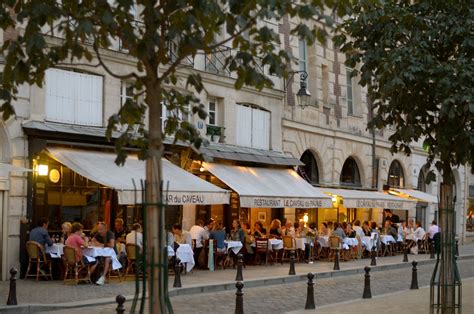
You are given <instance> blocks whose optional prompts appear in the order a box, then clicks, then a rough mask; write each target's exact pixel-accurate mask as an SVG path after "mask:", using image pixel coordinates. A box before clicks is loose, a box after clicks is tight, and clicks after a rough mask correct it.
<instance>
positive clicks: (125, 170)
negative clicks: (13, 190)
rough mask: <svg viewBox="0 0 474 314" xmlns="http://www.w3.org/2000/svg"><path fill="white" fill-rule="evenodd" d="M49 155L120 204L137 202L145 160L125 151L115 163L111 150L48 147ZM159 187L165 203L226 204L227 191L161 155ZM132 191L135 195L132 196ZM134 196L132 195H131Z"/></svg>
mask: <svg viewBox="0 0 474 314" xmlns="http://www.w3.org/2000/svg"><path fill="white" fill-rule="evenodd" d="M48 151H49V153H50V154H51V157H52V158H54V159H56V160H57V161H59V162H60V163H62V164H63V165H65V166H66V167H68V168H70V169H71V170H73V171H75V172H76V173H78V174H80V175H82V176H84V177H86V178H88V179H90V180H92V181H94V182H97V183H100V184H102V185H104V186H107V187H110V188H113V189H115V190H117V192H118V198H119V203H120V204H134V203H135V202H138V203H140V202H141V192H138V193H135V186H134V184H133V182H135V184H136V188H137V189H140V188H141V184H140V182H141V180H144V179H145V162H144V161H141V160H139V159H138V158H137V156H135V155H129V156H128V158H127V161H126V162H125V164H124V165H123V166H117V165H116V164H115V157H116V155H115V154H114V153H107V152H98V151H88V150H79V149H69V148H59V147H48ZM162 165H163V187H164V188H165V189H166V188H167V189H168V191H167V192H166V191H165V192H164V195H165V196H166V200H167V203H168V204H169V205H184V204H202V205H209V204H228V203H229V192H228V191H225V190H223V189H221V188H219V187H217V186H215V185H213V184H211V183H209V182H207V181H204V180H202V179H200V178H198V177H196V176H195V175H193V174H191V173H189V172H187V171H185V170H183V169H181V168H179V167H177V166H175V165H173V164H172V163H171V162H169V161H168V160H166V159H162ZM135 195H136V196H135ZM135 198H136V199H135Z"/></svg>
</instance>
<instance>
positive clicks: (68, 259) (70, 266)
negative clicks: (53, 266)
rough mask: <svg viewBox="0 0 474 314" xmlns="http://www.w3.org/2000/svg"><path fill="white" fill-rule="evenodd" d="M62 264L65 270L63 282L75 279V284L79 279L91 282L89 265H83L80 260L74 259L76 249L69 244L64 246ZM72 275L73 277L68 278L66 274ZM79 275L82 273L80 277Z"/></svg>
mask: <svg viewBox="0 0 474 314" xmlns="http://www.w3.org/2000/svg"><path fill="white" fill-rule="evenodd" d="M64 264H65V265H66V270H65V272H64V282H67V281H71V280H73V281H75V283H76V285H77V284H78V283H79V281H86V282H88V283H91V270H90V266H91V265H84V263H83V262H82V260H80V261H76V250H75V249H74V248H73V247H71V246H67V245H66V246H65V247H64ZM69 275H71V276H74V278H68V276H69ZM80 275H83V276H82V277H80Z"/></svg>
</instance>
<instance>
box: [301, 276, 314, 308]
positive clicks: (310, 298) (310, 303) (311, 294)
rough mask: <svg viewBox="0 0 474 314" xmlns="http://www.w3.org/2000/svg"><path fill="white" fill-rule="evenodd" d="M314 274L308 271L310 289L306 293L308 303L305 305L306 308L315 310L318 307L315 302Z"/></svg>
mask: <svg viewBox="0 0 474 314" xmlns="http://www.w3.org/2000/svg"><path fill="white" fill-rule="evenodd" d="M313 278H314V274H313V273H308V290H307V295H306V304H305V306H304V309H305V310H313V309H315V308H316V305H315V304H314V287H313V286H314V282H313Z"/></svg>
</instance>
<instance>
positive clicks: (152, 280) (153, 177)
mask: <svg viewBox="0 0 474 314" xmlns="http://www.w3.org/2000/svg"><path fill="white" fill-rule="evenodd" d="M151 85H152V84H150V85H149V86H148V87H147V96H146V98H147V99H146V103H147V104H148V108H149V110H150V111H149V144H148V159H147V161H146V180H147V185H146V203H147V206H146V218H147V234H146V236H147V273H148V296H149V312H150V313H167V312H168V311H167V306H166V301H165V291H166V288H167V287H165V276H167V269H164V265H165V263H164V257H165V256H166V255H164V254H163V248H164V247H165V241H164V239H165V234H164V230H163V223H164V222H163V212H162V211H164V208H163V206H160V205H159V204H160V202H161V201H162V199H161V196H162V185H161V182H162V168H161V156H162V153H163V142H162V131H161V100H160V99H161V97H160V95H161V93H160V91H159V88H156V87H154V86H151Z"/></svg>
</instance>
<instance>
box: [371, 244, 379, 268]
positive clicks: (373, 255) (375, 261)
mask: <svg viewBox="0 0 474 314" xmlns="http://www.w3.org/2000/svg"><path fill="white" fill-rule="evenodd" d="M370 259H371V260H370V266H377V260H376V259H375V246H373V247H372V252H370Z"/></svg>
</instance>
